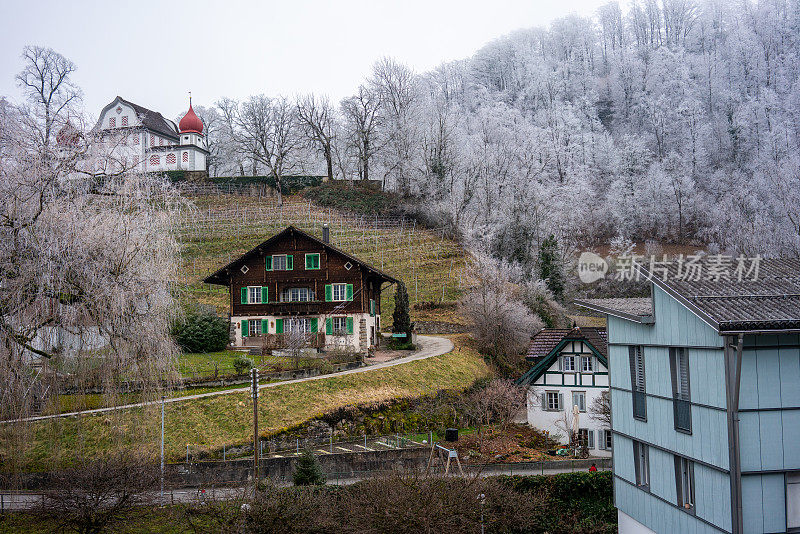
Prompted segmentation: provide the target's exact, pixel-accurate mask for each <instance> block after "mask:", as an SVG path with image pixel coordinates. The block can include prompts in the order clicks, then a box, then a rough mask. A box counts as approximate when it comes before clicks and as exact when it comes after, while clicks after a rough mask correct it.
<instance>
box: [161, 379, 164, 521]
mask: <svg viewBox="0 0 800 534" xmlns="http://www.w3.org/2000/svg"><path fill="white" fill-rule="evenodd" d="M161 506H164V395H161Z"/></svg>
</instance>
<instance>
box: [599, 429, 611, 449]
mask: <svg viewBox="0 0 800 534" xmlns="http://www.w3.org/2000/svg"><path fill="white" fill-rule="evenodd" d="M600 432H601V434H602V435H601V438H602V440H601V443H602V445H603V448H604V449H605V450H607V451H610V450H612V449H613V448H614V437H613V436H614V435H613V434H612V433H611V430H609V429H605V430H601V431H600Z"/></svg>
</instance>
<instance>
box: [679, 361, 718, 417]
mask: <svg viewBox="0 0 800 534" xmlns="http://www.w3.org/2000/svg"><path fill="white" fill-rule="evenodd" d="M671 378H672V377H670V379H671ZM689 392H690V397H691V399H692V402H696V403H698V404H706V405H708V406H716V407H718V408H723V409H724V408H725V407H726V402H725V353H724V351H723V350H722V349H691V348H690V349H689Z"/></svg>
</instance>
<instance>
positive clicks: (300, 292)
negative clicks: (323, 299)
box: [283, 287, 314, 302]
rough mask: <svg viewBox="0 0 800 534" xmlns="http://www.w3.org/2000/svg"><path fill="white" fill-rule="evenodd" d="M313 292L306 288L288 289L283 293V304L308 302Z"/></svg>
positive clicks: (312, 296)
mask: <svg viewBox="0 0 800 534" xmlns="http://www.w3.org/2000/svg"><path fill="white" fill-rule="evenodd" d="M312 300H314V292H313V291H311V290H310V289H308V288H307V287H290V288H289V289H286V290H285V291H284V292H283V302H310V301H312Z"/></svg>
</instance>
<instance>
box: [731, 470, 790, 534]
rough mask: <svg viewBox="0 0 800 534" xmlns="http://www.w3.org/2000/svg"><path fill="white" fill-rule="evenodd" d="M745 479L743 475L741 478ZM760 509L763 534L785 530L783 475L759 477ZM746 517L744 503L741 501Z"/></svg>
mask: <svg viewBox="0 0 800 534" xmlns="http://www.w3.org/2000/svg"><path fill="white" fill-rule="evenodd" d="M745 477H747V475H745V476H744V477H743V478H745ZM761 495H762V503H761V509H762V511H763V517H764V532H783V531H785V530H786V479H785V477H784V475H783V473H777V474H769V475H761ZM742 506H744V507H745V511H744V513H745V515H747V506H749V504H748V503H747V502H746V501H744V500H743V501H742Z"/></svg>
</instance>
